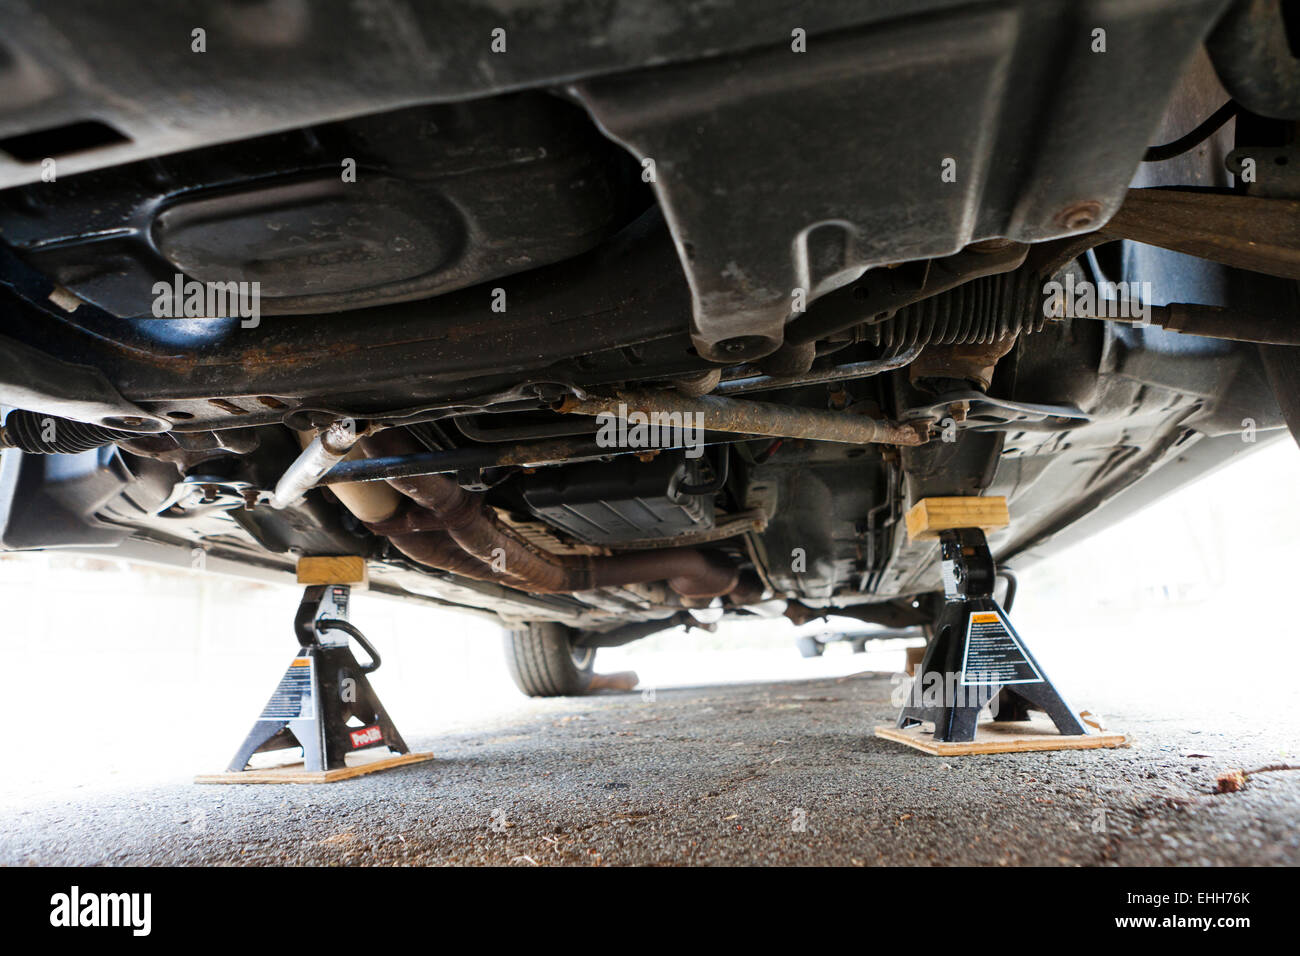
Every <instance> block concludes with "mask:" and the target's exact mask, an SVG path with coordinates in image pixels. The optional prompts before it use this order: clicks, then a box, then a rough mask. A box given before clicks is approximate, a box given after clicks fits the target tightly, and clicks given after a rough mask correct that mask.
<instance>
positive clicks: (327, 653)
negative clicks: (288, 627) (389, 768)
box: [227, 584, 409, 773]
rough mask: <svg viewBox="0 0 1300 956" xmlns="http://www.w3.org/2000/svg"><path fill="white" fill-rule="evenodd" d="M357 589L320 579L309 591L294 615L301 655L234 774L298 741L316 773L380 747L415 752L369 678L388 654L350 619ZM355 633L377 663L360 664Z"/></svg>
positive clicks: (231, 769)
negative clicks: (351, 597)
mask: <svg viewBox="0 0 1300 956" xmlns="http://www.w3.org/2000/svg"><path fill="white" fill-rule="evenodd" d="M351 590H352V589H351V588H350V587H348V586H347V585H345V584H327V585H326V584H318V585H312V586H311V587H309V588H307V590H306V591H305V592H304V593H303V596H302V603H301V604H299V605H298V614H297V616H296V617H295V618H294V630H295V631H296V632H297V634H298V643H299V645H300V647H299V650H298V655H297V656H296V657H295V658H294V659H293V662H292V663H291V664H290V665H289V668H288V670H286V671H285V672H284V676H283V677H282V678H280V683H279V685H278V686H277V687H276V688H275V693H273V694H272V695H271V699H270V700H269V701H267V704H266V707H264V708H263V709H262V715H261V716H260V717H259V718H258V719H257V723H255V724H253V729H252V730H251V731H249V733H248V737H247V738H245V740H244V743H243V745H242V746H240V748H239V752H238V753H236V754H235V757H234V759H233V760H231V761H230V766H229V767H228V768H227V772H228V773H239V772H241V771H244V770H245V768H247V766H248V760H249V758H250V757H252V756H253V754H255V753H263V752H265V751H269V750H284V749H287V748H290V747H301V748H302V756H303V767H302V769H303V770H304V771H306V772H308V773H320V772H325V771H337V770H341V769H343V768H344V767H345V766H346V764H345V763H344V758H345V757H346V756H347V755H348V754H350V753H355V752H357V751H359V750H368V749H370V748H373V747H387V748H388V749H389V750H392V751H394V752H395V753H398V754H404V753H406V752H407V750H408V749H409V748H408V747H407V746H406V741H404V740H403V739H402V735H401V734H399V733H398V732H397V728H396V727H395V726H394V725H393V722H392V720H391V719H390V718H389V716H388V712H387V711H386V710H384V705H383V704H381V703H380V702H379V696H378V695H377V694H376V693H375V692H374V689H373V688H371V686H370V682H369V681H368V680H366V675H367V674H372V673H374V672H375V671H376V670H378V669H379V664H380V659H379V654H378V653H377V652H376V651H375V649H374V647H373V646H371V644H370V642H369V641H367V640H366V638H365V636H364V635H363V634H362V633H361V632H360V631H359V630H357V628H356V627H354V626H353V625H352V624H349V623H348V620H347V616H348V598H349V595H350V593H351ZM349 636H351V637H354V638H356V641H357V643H358V644H360V645H361V646H362V647H363V648H364V649H365V651H366V653H367V654H369V655H370V663H368V664H359V663H357V659H356V658H355V657H353V656H352V651H351V650H350V649H349V648H348V637H349ZM349 721H354V722H353V723H352V724H349Z"/></svg>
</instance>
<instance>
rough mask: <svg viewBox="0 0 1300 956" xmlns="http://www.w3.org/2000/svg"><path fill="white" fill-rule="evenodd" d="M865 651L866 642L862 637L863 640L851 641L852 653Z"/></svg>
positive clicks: (863, 652)
mask: <svg viewBox="0 0 1300 956" xmlns="http://www.w3.org/2000/svg"><path fill="white" fill-rule="evenodd" d="M866 652H867V642H866V640H865V639H864V640H861V641H854V642H853V653H854V654H865V653H866Z"/></svg>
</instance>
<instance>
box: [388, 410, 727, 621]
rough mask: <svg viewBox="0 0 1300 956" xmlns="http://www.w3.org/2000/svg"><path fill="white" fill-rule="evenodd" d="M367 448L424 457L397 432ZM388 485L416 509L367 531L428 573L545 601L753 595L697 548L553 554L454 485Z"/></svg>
mask: <svg viewBox="0 0 1300 956" xmlns="http://www.w3.org/2000/svg"><path fill="white" fill-rule="evenodd" d="M362 447H363V448H364V449H365V451H366V454H368V455H373V456H386V455H403V454H410V453H412V452H413V451H418V450H419V448H418V445H417V444H416V443H415V441H414V439H412V438H411V437H410V436H408V435H405V434H403V433H402V432H400V431H399V430H397V429H390V430H388V431H383V432H380V433H379V434H377V435H373V436H371V437H369V438H366V439H364V440H363V443H362ZM388 484H389V485H391V486H392V487H393V488H394V489H395V490H397V491H398V492H399V493H400V494H402V495H404V496H406V497H407V498H409V499H410V500H411V501H413V502H414V503H415V505H417V506H418V507H417V508H416V509H413V510H412V511H408V512H407V513H405V514H399V515H398V516H397V517H395V518H393V519H390V520H389V521H386V522H376V523H374V524H373V525H370V526H369V527H371V530H373V531H375V532H376V533H377V534H382V535H385V536H386V537H388V539H389V540H390V541H392V543H393V545H394V547H396V548H397V549H398V550H400V551H402V553H404V554H406V555H408V556H409V557H411V558H413V559H414V560H416V561H419V562H420V563H421V564H427V565H429V566H430V567H436V568H440V569H442V570H445V571H452V572H454V573H457V574H464V575H465V576H467V577H471V578H476V579H478V580H490V581H496V582H498V583H501V584H507V585H510V586H513V587H520V588H524V589H526V590H530V591H534V592H537V593H548V594H562V593H572V592H575V591H590V590H594V589H596V588H603V587H618V586H621V585H627V584H647V583H650V582H652V581H665V580H666V581H667V582H668V586H669V587H670V588H672V589H673V590H674V591H675V592H676V593H678V594H680V595H681V596H682V597H684V598H688V599H693V600H701V599H706V598H714V597H720V596H722V595H725V594H730V593H731V592H733V591H738V589H739V591H745V593H746V595H747V594H748V590H747V589H745V588H741V587H740V585H741V581H740V572H739V570H738V569H737V568H736V567H735V566H734V565H732V564H731V562H729V561H726V560H723V559H721V558H720V557H717V556H713V555H709V554H707V553H705V552H703V551H698V550H696V549H694V548H664V549H661V550H654V551H634V552H629V553H627V554H616V555H610V556H600V555H557V554H549V553H546V552H543V551H538V550H536V549H534V548H533V547H531V546H530V545H528V544H527V543H526V542H524V541H523V540H522V539H520V538H518V537H517V536H516V535H515V534H514V533H512V532H511V531H510V530H509V529H507V528H504V527H502V526H501V524H500V523H499V522H498V521H497V519H496V516H495V515H494V514H493V513H492V512H491V510H490V509H489V508H488V507H487V504H486V502H485V501H484V499H483V497H482V496H481V495H478V494H475V493H472V492H467V491H465V489H463V488H461V487H460V485H458V484H457V483H456V481H455V480H454V479H452V478H449V477H447V476H445V475H420V476H415V477H410V478H391V479H389V480H388ZM498 569H500V570H498ZM738 593H739V592H738Z"/></svg>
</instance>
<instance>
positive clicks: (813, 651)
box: [795, 637, 826, 657]
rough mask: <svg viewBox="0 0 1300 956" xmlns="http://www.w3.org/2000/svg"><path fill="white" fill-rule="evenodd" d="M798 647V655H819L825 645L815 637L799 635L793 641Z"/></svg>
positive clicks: (824, 648)
mask: <svg viewBox="0 0 1300 956" xmlns="http://www.w3.org/2000/svg"><path fill="white" fill-rule="evenodd" d="M795 643H796V644H797V645H798V647H799V656H800V657H821V656H822V653H823V652H824V651H825V650H826V645H825V644H823V643H822V642H821V641H819V640H817V638H815V637H801V638H799V639H798V640H797V641H796V642H795Z"/></svg>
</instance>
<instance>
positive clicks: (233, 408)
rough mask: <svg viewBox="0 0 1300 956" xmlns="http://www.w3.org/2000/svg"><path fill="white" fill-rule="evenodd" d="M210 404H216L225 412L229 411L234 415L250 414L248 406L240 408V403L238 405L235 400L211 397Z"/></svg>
mask: <svg viewBox="0 0 1300 956" xmlns="http://www.w3.org/2000/svg"><path fill="white" fill-rule="evenodd" d="M208 404H209V405H215V406H216V407H217V408H219V409H221V410H222V411H223V412H229V413H230V414H232V415H247V414H248V409H246V408H240V407H239V406H238V405H236V404H235V403H234V402H228V401H226V400H225V399H224V398H210V399H208Z"/></svg>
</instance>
